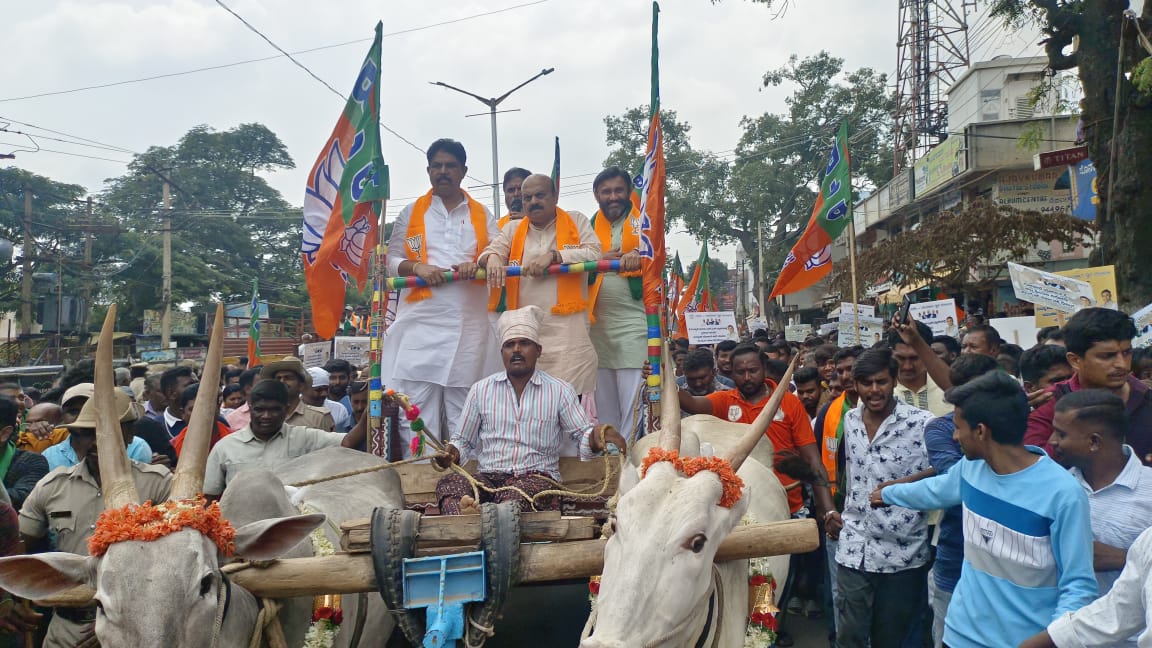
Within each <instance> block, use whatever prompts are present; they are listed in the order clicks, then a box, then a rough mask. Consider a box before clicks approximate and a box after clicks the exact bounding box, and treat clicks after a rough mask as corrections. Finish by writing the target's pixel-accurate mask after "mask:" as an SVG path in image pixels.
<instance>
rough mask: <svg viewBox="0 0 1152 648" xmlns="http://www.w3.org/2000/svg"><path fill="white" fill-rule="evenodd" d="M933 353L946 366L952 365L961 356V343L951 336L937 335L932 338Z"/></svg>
mask: <svg viewBox="0 0 1152 648" xmlns="http://www.w3.org/2000/svg"><path fill="white" fill-rule="evenodd" d="M929 346H931V347H932V353H935V354H936V357H937V358H940V359H941V360H943V361H944V363H945V364H952V363H953V362H954V361H955V360H956V358H957V357H959V356H960V343H959V342H957V341H956V338H954V337H952V336H951V335H937V336H935V337H933V338H932V343H931V344H930V345H929Z"/></svg>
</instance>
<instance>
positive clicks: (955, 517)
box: [924, 353, 999, 648]
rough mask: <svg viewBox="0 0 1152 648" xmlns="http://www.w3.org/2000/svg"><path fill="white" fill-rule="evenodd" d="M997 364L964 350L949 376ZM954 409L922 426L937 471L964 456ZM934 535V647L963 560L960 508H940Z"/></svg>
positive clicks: (974, 373) (964, 376)
mask: <svg viewBox="0 0 1152 648" xmlns="http://www.w3.org/2000/svg"><path fill="white" fill-rule="evenodd" d="M998 368H999V366H998V365H997V363H996V361H995V360H993V359H992V358H989V357H988V356H986V355H981V354H979V353H965V354H964V355H962V356H960V357H958V358H957V359H956V361H955V362H953V363H952V367H951V371H950V374H951V375H950V378H951V380H952V385H953V386H954V387H959V386H960V385H964V384H967V383H969V382H971V381H972V380H974V379H976V378H978V377H980V376H982V375H984V374H986V373H988V372H989V371H996V370H997V369H998ZM955 436H956V419H955V412H951V413H949V414H948V415H946V416H941V417H939V418H934V419H932V420H931V421H929V422H928V425H927V426H925V428H924V445H925V446H927V448H928V461H929V462H930V463H931V464H932V470H934V471H936V474H937V475H943V474H944V473H947V472H948V470H949V469H951V468H952V466H954V465H955V464H956V462H958V461H960V459H962V458H963V457H964V452H963V450H962V449H961V448H960V444H959V443H958V442H957V441H956V439H955ZM937 528H938V533H937V536H936V560H935V561H934V562H933V564H932V574H931V578H930V579H929V581H928V593H929V599H931V601H932V641H933V643H934V644H935V647H936V648H940V647H941V646H942V645H943V643H944V619H945V617H946V616H947V614H948V604H949V603H950V602H951V600H952V592H953V591H955V589H956V583H957V582H958V581H959V580H960V566H961V565H962V564H963V562H964V526H963V519H962V509H961V507H960V506H953V507H952V508H949V509H947V510H946V511H944V515H943V516H942V518H941V519H940V523H939V526H938V527H937Z"/></svg>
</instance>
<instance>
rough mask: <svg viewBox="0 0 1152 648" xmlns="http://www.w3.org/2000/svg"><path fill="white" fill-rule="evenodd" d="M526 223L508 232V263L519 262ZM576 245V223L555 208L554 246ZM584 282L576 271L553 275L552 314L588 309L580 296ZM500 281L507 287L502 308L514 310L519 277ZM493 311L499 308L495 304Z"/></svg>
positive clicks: (570, 313) (577, 245)
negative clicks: (554, 296)
mask: <svg viewBox="0 0 1152 648" xmlns="http://www.w3.org/2000/svg"><path fill="white" fill-rule="evenodd" d="M529 225H530V223H529V222H528V218H527V217H524V218H522V219H521V220H520V222H519V223H517V224H516V231H515V232H514V233H513V234H512V249H511V251H510V252H509V254H508V264H509V265H517V266H518V265H522V264H523V262H524V242H525V241H526V240H527V239H528V227H529ZM578 247H580V231H579V230H577V229H576V223H575V222H574V221H573V220H572V217H571V216H570V215H569V214H568V212H566V211H564V210H563V209H560V208H559V207H557V208H556V249H557V250H559V251H560V252H563V251H564V250H570V249H575V248H578ZM584 281H585V279H584V277H583V276H582V275H581V274H577V273H570V274H562V275H558V276H557V277H556V305H555V306H553V307H552V314H553V315H572V314H574V313H582V312H584V310H585V309H587V308H588V301H587V300H586V299H585V298H584ZM504 283H505V285H506V288H507V296H506V299H505V306H506V309H507V310H516V309H517V308H519V307H520V277H508V279H507V280H506V281H505V282H504ZM490 306H491V304H490ZM495 310H499V307H497V308H496V309H495Z"/></svg>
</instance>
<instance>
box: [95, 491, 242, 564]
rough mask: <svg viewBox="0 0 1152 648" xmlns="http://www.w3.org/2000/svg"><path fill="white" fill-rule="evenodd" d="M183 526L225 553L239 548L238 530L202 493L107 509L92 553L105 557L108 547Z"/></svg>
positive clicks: (145, 539)
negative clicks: (236, 539)
mask: <svg viewBox="0 0 1152 648" xmlns="http://www.w3.org/2000/svg"><path fill="white" fill-rule="evenodd" d="M182 529H195V530H197V531H199V532H200V533H201V534H203V535H204V536H205V537H206V538H208V539H209V540H211V541H212V542H213V543H215V544H216V547H217V548H218V549H219V550H220V553H222V554H224V555H225V556H231V555H232V552H233V550H234V549H235V545H234V540H235V537H236V530H235V529H233V528H232V525H231V524H230V523H229V522H228V520H225V519H224V518H223V517H222V516H221V515H220V505H219V504H218V503H216V502H212V504H208V503H207V501H206V500H205V499H204V496H203V495H201V496H198V497H194V498H192V499H184V500H179V501H175V502H173V501H168V502H162V503H160V504H156V505H153V504H152V502H151V501H148V502H144V503H143V504H129V505H127V506H124V507H122V508H118V509H108V510H105V511H104V512H103V513H101V514H100V517H99V518H98V519H97V520H96V531H95V532H94V533H93V534H92V537H91V538H89V539H88V553H90V554H91V555H93V556H103V555H104V554H105V553H106V552H107V551H108V547H109V546H111V545H113V544H115V543H117V542H125V541H128V540H138V541H141V542H151V541H152V540H155V539H157V538H162V537H164V536H167V535H171V534H173V533H176V532H177V531H180V530H182Z"/></svg>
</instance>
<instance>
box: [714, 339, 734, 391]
mask: <svg viewBox="0 0 1152 648" xmlns="http://www.w3.org/2000/svg"><path fill="white" fill-rule="evenodd" d="M735 348H736V341H735V340H721V341H720V342H719V343H718V344H717V345H716V373H718V374H720V376H721V377H722V378H724V379H725V380H727V381H728V382H732V351H733V350H734V349H735Z"/></svg>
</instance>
